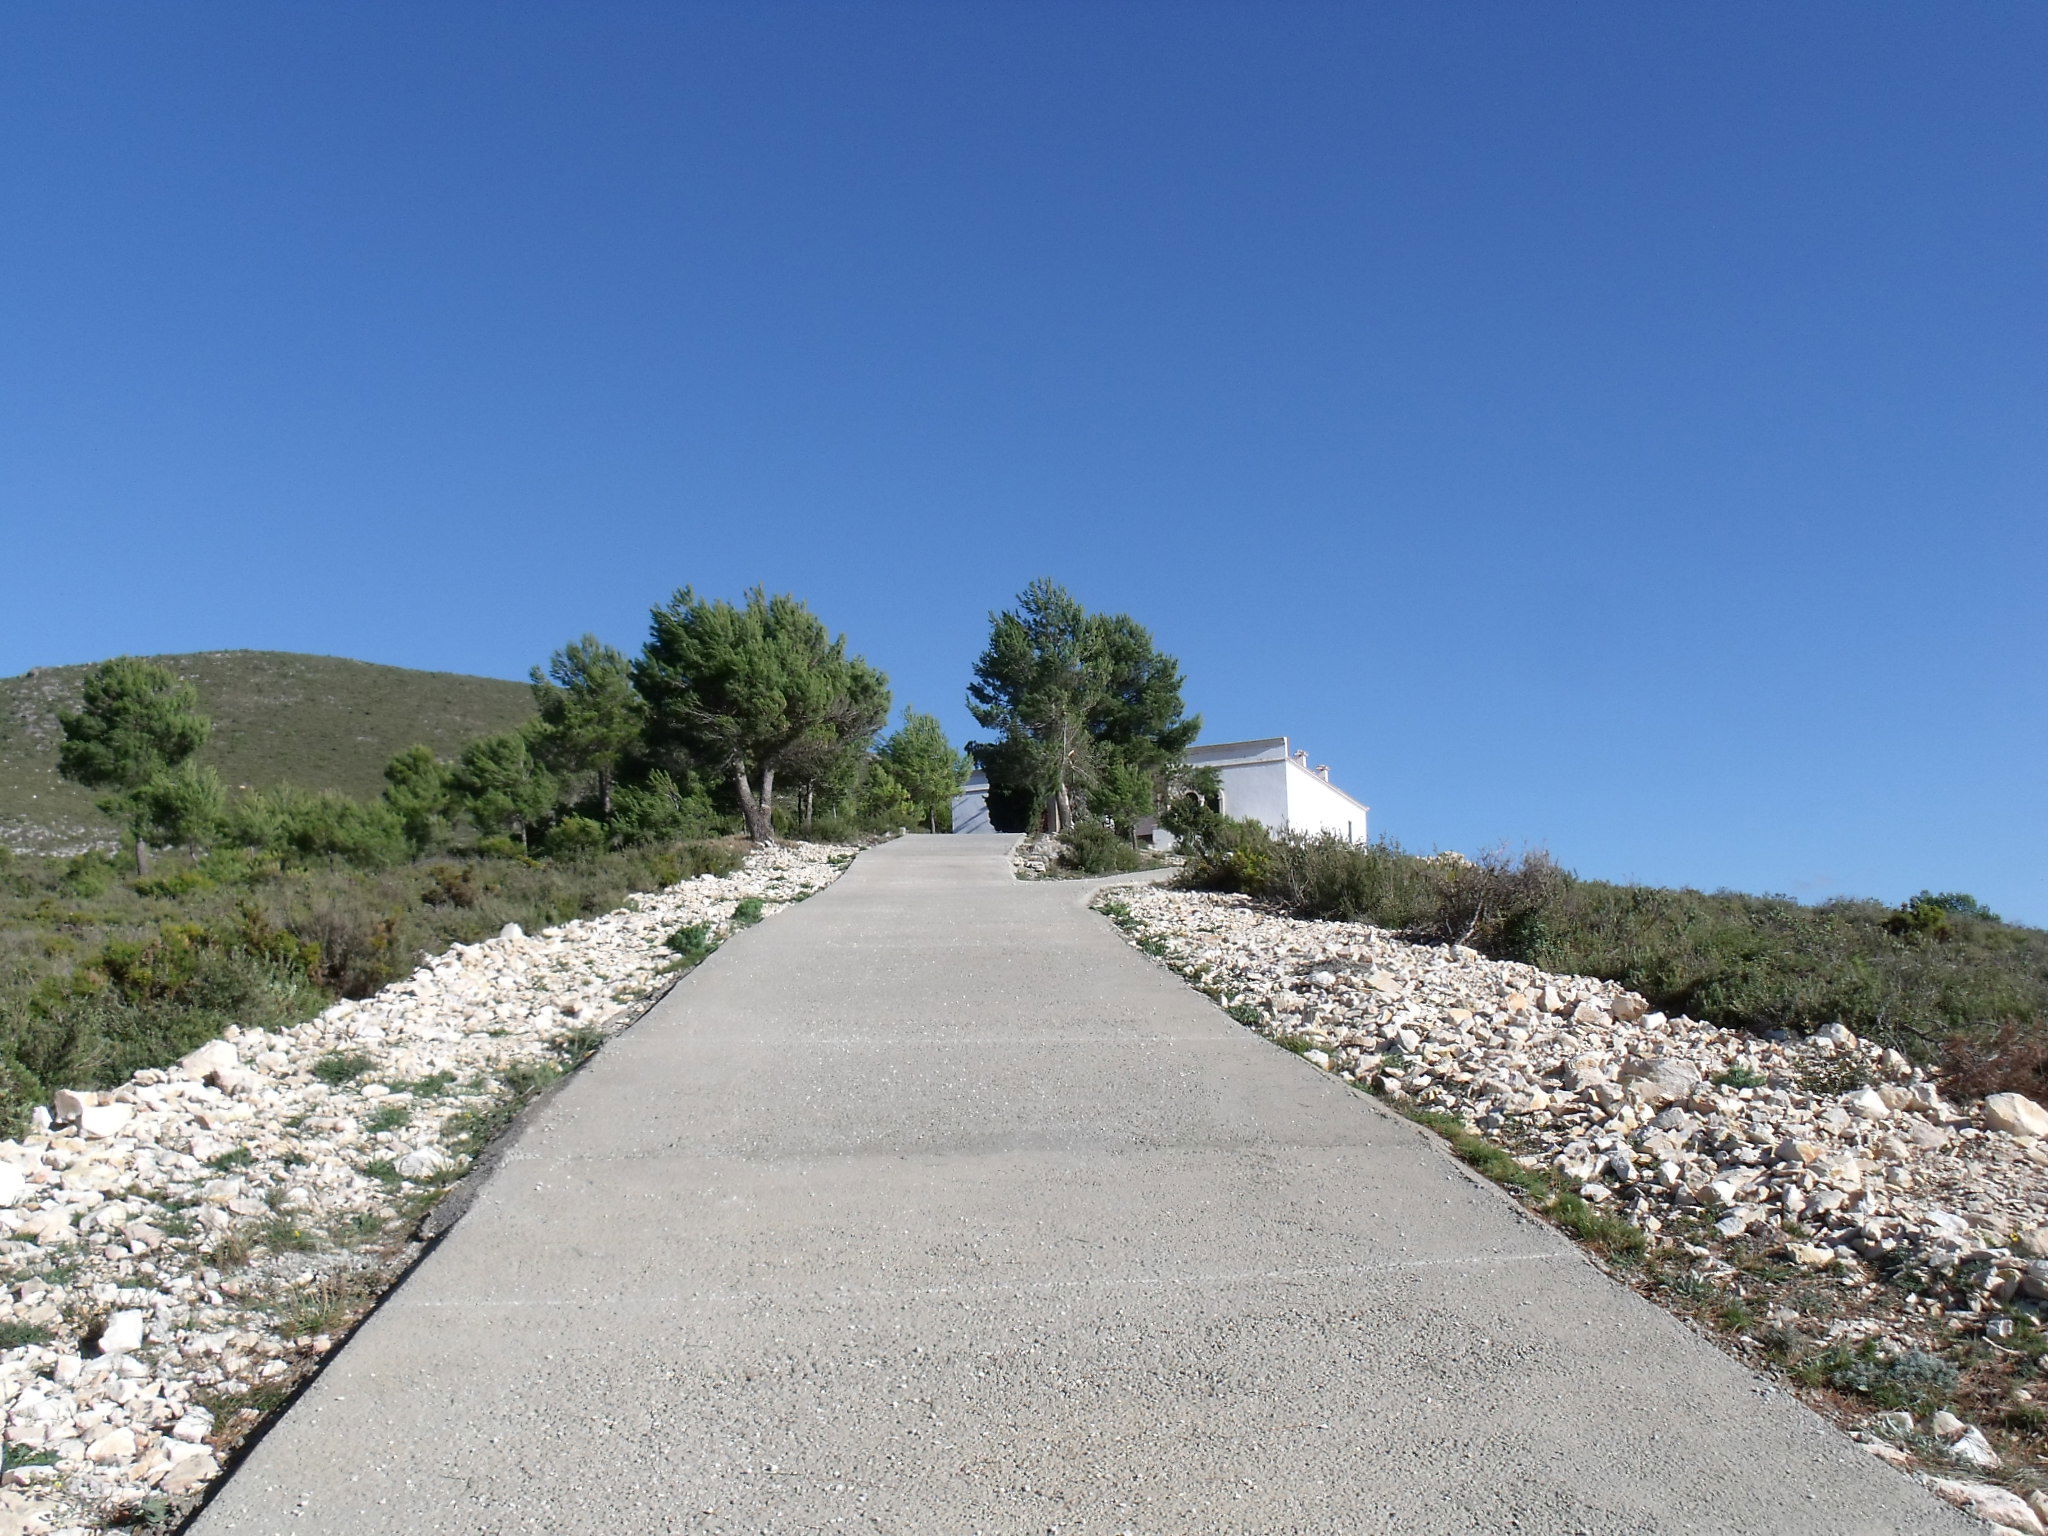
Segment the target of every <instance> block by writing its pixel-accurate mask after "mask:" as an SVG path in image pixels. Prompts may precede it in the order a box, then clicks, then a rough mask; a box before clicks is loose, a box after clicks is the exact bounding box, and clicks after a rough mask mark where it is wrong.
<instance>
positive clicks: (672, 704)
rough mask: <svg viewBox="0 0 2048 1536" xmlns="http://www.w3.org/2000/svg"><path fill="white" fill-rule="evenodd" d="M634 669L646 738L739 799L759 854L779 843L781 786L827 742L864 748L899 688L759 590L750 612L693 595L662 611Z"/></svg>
mask: <svg viewBox="0 0 2048 1536" xmlns="http://www.w3.org/2000/svg"><path fill="white" fill-rule="evenodd" d="M652 620H653V623H652V631H651V633H650V634H649V636H648V640H647V647H646V649H645V650H644V651H643V652H642V653H641V656H640V658H639V660H637V661H636V662H635V663H634V664H633V685H634V687H635V688H636V689H638V690H639V693H640V697H641V698H642V699H643V700H644V701H645V703H646V706H647V716H648V732H649V735H650V738H651V739H652V740H653V741H654V742H655V743H656V744H657V745H661V744H668V745H673V746H678V747H680V748H682V749H683V750H684V751H686V752H687V753H688V754H689V755H690V756H691V757H692V758H694V759H695V760H696V761H697V762H699V763H700V764H702V765H703V766H704V767H705V768H706V769H707V771H712V772H716V773H717V774H719V775H720V776H721V777H723V778H725V779H726V780H727V781H728V782H729V783H730V784H731V785H732V788H733V794H734V796H735V797H736V798H737V799H738V801H739V804H740V812H741V814H742V815H743V816H745V818H746V823H747V835H748V836H749V837H751V838H753V840H754V841H755V842H757V843H770V842H773V841H774V840H775V826H774V821H773V814H774V809H775V778H776V774H777V773H778V772H779V771H780V770H781V768H782V767H783V765H784V764H785V762H788V761H790V760H791V759H792V758H794V757H795V756H796V755H797V754H798V753H799V752H800V751H803V752H811V751H815V750H816V748H817V744H818V741H819V740H820V739H821V738H822V739H824V740H827V741H829V742H833V743H838V744H841V745H846V744H858V745H860V746H863V747H864V746H865V745H866V744H867V742H868V741H870V740H872V739H873V737H874V734H875V732H876V731H877V730H879V729H880V728H881V726H882V723H883V722H884V721H885V720H887V719H888V718H889V682H888V679H887V678H885V677H884V676H883V675H882V674H881V673H880V672H878V671H876V670H875V669H874V668H873V667H871V666H869V665H868V664H867V663H866V662H865V661H863V660H861V659H860V658H859V657H858V656H849V655H847V654H846V637H845V636H844V635H841V636H839V637H838V638H837V639H833V638H831V637H830V636H829V635H828V634H827V632H826V629H825V626H824V624H823V623H822V622H820V620H819V619H818V617H817V615H815V614H814V613H812V612H811V611H810V609H809V608H807V607H805V606H804V605H803V604H802V603H801V602H799V601H798V600H797V599H796V598H794V597H787V596H779V597H772V598H771V597H769V596H768V595H767V594H766V593H765V592H764V591H763V590H762V589H761V588H759V587H756V588H754V589H753V590H752V591H751V592H749V593H748V594H747V597H746V602H745V605H744V606H742V607H738V608H735V607H734V606H733V605H732V604H731V603H728V602H725V601H723V600H722V599H709V598H700V597H699V596H698V595H697V594H696V593H695V592H694V591H692V590H691V589H690V588H689V587H684V588H683V589H681V590H680V591H679V592H677V593H676V595H675V596H674V597H673V598H671V599H670V600H669V602H668V603H667V605H665V606H664V607H660V608H657V609H655V610H654V613H653V615H652Z"/></svg>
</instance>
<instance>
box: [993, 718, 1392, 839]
mask: <svg viewBox="0 0 2048 1536" xmlns="http://www.w3.org/2000/svg"><path fill="white" fill-rule="evenodd" d="M1305 756H1306V755H1305V754H1296V753H1294V752H1293V751H1292V750H1291V748H1290V746H1289V743H1288V740H1287V738H1286V737H1285V736H1269V737H1266V738H1264V739H1263V740H1259V741H1226V742H1218V743H1216V744H1214V745H1212V746H1200V747H1193V748H1190V749H1189V751H1188V762H1189V763H1190V764H1192V765H1194V766H1195V767H1198V768H1203V767H1206V768H1214V769H1215V770H1216V774H1217V777H1218V778H1219V779H1220V780H1221V781H1222V785H1223V814H1224V815H1226V816H1237V817H1244V818H1249V819H1250V820H1252V821H1258V822H1263V823H1264V824H1265V825H1266V826H1268V827H1271V828H1272V829H1273V830H1274V831H1276V832H1306V833H1309V834H1311V835H1313V834H1315V833H1320V832H1334V833H1336V834H1337V835H1338V836H1339V837H1346V838H1349V839H1350V840H1351V841H1353V842H1355V843H1362V842H1364V841H1366V814H1367V812H1366V807H1365V806H1363V805H1360V804H1359V803H1358V802H1357V801H1356V800H1354V799H1352V798H1351V796H1349V795H1347V794H1345V793H1344V791H1343V790H1341V789H1339V788H1338V787H1337V786H1336V785H1334V784H1332V783H1330V781H1329V780H1328V778H1327V777H1325V775H1326V774H1327V772H1328V770H1327V769H1325V770H1323V771H1322V772H1317V771H1316V770H1314V769H1311V768H1310V767H1309V765H1308V763H1307V762H1306V760H1305ZM953 830H954V831H955V832H993V831H994V830H995V828H994V827H992V826H990V825H989V821H988V776H987V775H986V774H984V773H982V772H981V771H980V770H979V769H977V770H975V772H974V773H973V774H972V775H970V776H969V778H968V780H967V782H966V783H965V784H964V785H962V786H961V788H960V793H959V794H957V795H955V796H954V797H953ZM1160 838H1161V841H1160V842H1159V843H1157V844H1155V846H1162V847H1163V846H1166V845H1167V843H1169V842H1170V841H1171V839H1169V838H1166V836H1165V834H1164V833H1161V834H1160Z"/></svg>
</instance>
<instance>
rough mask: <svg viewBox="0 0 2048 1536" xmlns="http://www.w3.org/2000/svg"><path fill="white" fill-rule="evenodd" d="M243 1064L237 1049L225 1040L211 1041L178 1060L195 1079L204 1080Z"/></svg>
mask: <svg viewBox="0 0 2048 1536" xmlns="http://www.w3.org/2000/svg"><path fill="white" fill-rule="evenodd" d="M241 1064H242V1058H241V1057H240V1056H238V1055H236V1054H235V1048H234V1047H233V1046H232V1045H230V1044H228V1042H227V1041H225V1040H209V1041H207V1042H206V1044H204V1045H202V1046H200V1047H199V1049H198V1050H196V1051H187V1052H186V1053H185V1054H184V1055H183V1056H180V1057H179V1058H178V1065H179V1066H180V1067H181V1068H183V1069H184V1070H185V1071H186V1072H187V1073H189V1074H190V1075H191V1076H193V1077H195V1078H199V1079H201V1080H204V1079H205V1078H207V1077H209V1076H211V1075H212V1074H213V1073H215V1072H220V1071H233V1070H234V1069H235V1068H236V1067H239V1066H240V1065H241Z"/></svg>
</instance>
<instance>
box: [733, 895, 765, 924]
mask: <svg viewBox="0 0 2048 1536" xmlns="http://www.w3.org/2000/svg"><path fill="white" fill-rule="evenodd" d="M762 916H763V913H762V910H761V898H760V897H758V896H748V897H746V898H745V899H743V900H742V901H740V902H739V904H738V905H736V906H735V907H734V908H733V909H732V925H733V927H735V928H751V927H753V926H754V924H756V923H758V922H759V921H761V918H762Z"/></svg>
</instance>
